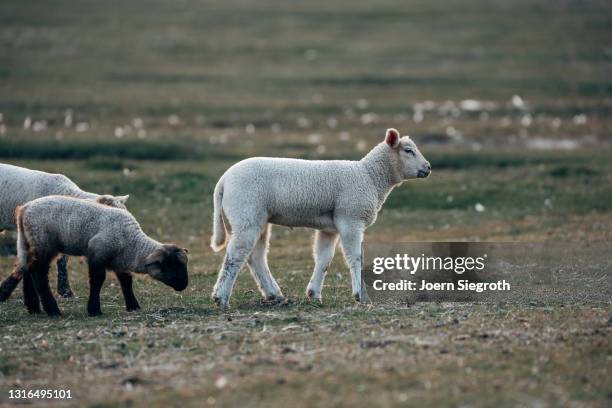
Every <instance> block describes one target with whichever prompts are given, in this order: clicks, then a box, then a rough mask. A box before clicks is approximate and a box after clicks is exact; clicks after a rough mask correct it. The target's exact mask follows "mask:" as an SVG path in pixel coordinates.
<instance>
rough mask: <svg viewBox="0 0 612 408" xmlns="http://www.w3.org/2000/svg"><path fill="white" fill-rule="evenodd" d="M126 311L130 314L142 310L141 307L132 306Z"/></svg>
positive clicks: (127, 307)
mask: <svg viewBox="0 0 612 408" xmlns="http://www.w3.org/2000/svg"><path fill="white" fill-rule="evenodd" d="M125 309H126V310H127V311H128V312H135V311H137V310H140V306H139V305H130V306H126V307H125Z"/></svg>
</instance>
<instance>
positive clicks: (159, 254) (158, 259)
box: [145, 248, 166, 265]
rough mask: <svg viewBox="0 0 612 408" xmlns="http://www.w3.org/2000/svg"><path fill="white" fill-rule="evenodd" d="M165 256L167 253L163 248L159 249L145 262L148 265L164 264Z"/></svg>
mask: <svg viewBox="0 0 612 408" xmlns="http://www.w3.org/2000/svg"><path fill="white" fill-rule="evenodd" d="M165 256H166V251H165V250H164V249H163V248H157V249H156V250H154V251H153V252H151V253H150V254H149V255H148V256H147V258H146V259H145V262H146V263H147V265H149V264H154V263H162V261H163V260H164V257H165Z"/></svg>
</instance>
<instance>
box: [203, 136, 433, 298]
mask: <svg viewBox="0 0 612 408" xmlns="http://www.w3.org/2000/svg"><path fill="white" fill-rule="evenodd" d="M430 172H431V166H430V164H429V162H428V161H427V160H426V159H425V157H423V155H422V154H421V152H420V151H419V149H418V148H417V146H416V145H415V143H414V142H413V141H412V140H411V139H410V137H408V136H404V137H401V136H400V134H399V132H398V131H397V130H395V129H388V130H387V133H386V136H385V140H384V142H382V143H379V144H378V145H377V146H376V147H374V148H373V149H372V150H371V151H370V152H369V153H368V154H367V155H366V156H365V157H364V158H363V159H361V160H360V161H345V160H331V161H320V160H317V161H307V160H297V159H282V158H265V157H255V158H251V159H247V160H243V161H241V162H239V163H236V164H235V165H233V166H232V167H231V168H230V169H228V170H227V171H226V172H225V174H223V176H222V177H221V179H220V180H219V182H218V183H217V185H216V187H215V192H214V220H213V235H212V239H211V247H212V249H213V250H214V251H220V250H221V249H222V248H223V247H224V246H225V244H226V228H225V227H226V224H224V219H223V215H225V220H226V221H227V223H228V224H229V225H228V229H229V230H230V231H231V236H230V239H229V243H228V244H227V252H226V254H225V258H224V261H223V265H222V267H221V270H220V271H219V276H218V279H217V283H216V284H215V287H214V290H213V293H212V298H213V299H214V301H215V302H216V303H217V305H218V306H219V307H221V308H223V309H225V308H227V307H228V304H229V298H230V295H231V291H232V287H233V285H234V282H235V280H236V276H237V275H238V272H239V271H240V268H241V267H242V265H243V263H244V262H245V261H246V263H247V265H248V267H249V269H250V271H251V274H252V276H253V278H254V279H255V281H256V283H257V285H258V287H259V290H260V291H261V293H262V295H263V296H264V297H265V298H266V299H268V300H282V299H283V298H284V297H283V294H282V292H281V290H280V288H279V286H278V284H277V283H276V281H275V280H274V278H273V277H272V275H271V274H270V269H269V268H268V263H267V259H266V258H267V251H268V245H269V244H268V242H269V238H270V224H279V225H284V226H288V227H308V228H314V229H316V230H317V231H316V233H315V238H314V258H315V267H314V273H313V275H312V278H311V279H310V283H309V284H308V288H307V291H306V293H307V295H308V297H309V298H311V299H315V300H319V301H320V300H321V288H322V285H323V280H324V278H325V273H326V271H327V268H328V266H329V264H330V263H331V260H332V258H333V256H334V252H335V247H336V243H337V241H338V236H339V237H340V241H341V243H342V249H343V252H344V256H345V260H346V262H347V265H348V267H349V268H350V271H351V283H352V289H353V296H354V298H355V300H356V301H358V302H361V303H366V302H367V294H366V293H365V290H364V288H362V278H361V256H362V255H361V243H362V240H363V233H364V231H365V229H366V228H367V227H368V226H370V225H372V224H373V223H374V221H375V220H376V216H377V214H378V211H379V210H380V209H381V207H382V205H383V203H384V202H385V199H386V198H387V196H388V195H389V193H390V192H391V190H392V189H393V188H394V187H396V186H398V185H399V184H401V183H402V182H403V181H405V180H408V179H413V178H424V177H427V176H428V175H429V174H430Z"/></svg>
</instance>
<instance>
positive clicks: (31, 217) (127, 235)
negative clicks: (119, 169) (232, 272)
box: [16, 196, 188, 316]
mask: <svg viewBox="0 0 612 408" xmlns="http://www.w3.org/2000/svg"><path fill="white" fill-rule="evenodd" d="M16 213H17V257H18V263H17V266H16V268H20V269H21V270H22V273H23V275H24V284H23V290H24V302H25V305H26V307H27V309H28V311H29V312H30V313H38V312H40V303H42V306H43V309H44V310H45V312H47V314H49V315H59V314H61V313H60V310H59V308H58V306H57V302H56V301H55V298H54V297H53V293H52V292H51V290H50V288H49V277H48V272H49V264H50V262H51V261H52V260H53V259H54V257H56V256H57V255H58V253H64V254H67V255H71V256H85V257H87V264H88V267H89V284H90V293H89V301H88V303H87V312H88V313H89V315H90V316H96V315H99V314H101V313H102V311H101V309H100V289H101V288H102V284H103V283H104V280H105V278H106V270H107V269H110V270H113V271H114V272H115V273H116V275H117V279H118V280H119V284H120V285H121V290H122V292H123V296H124V298H125V305H126V308H127V310H135V309H139V308H140V306H139V304H138V301H137V300H136V297H135V296H134V292H133V290H132V275H131V272H136V273H145V274H147V275H150V276H151V277H152V278H154V279H156V280H159V281H161V282H163V283H165V284H166V285H169V286H171V287H172V288H174V289H175V290H177V291H181V290H183V289H185V288H186V287H187V283H188V277H187V262H188V258H187V251H186V250H185V249H183V248H180V247H178V246H176V245H173V244H162V243H159V242H157V241H155V240H154V239H152V238H150V237H148V236H147V235H146V234H145V233H144V232H143V231H142V229H141V227H140V225H139V224H138V221H136V219H135V218H134V216H132V215H131V214H130V213H129V212H128V211H125V210H121V209H117V208H112V207H109V206H106V205H102V204H99V203H96V202H93V201H90V200H82V199H76V198H72V197H66V196H49V197H43V198H39V199H36V200H33V201H30V202H28V203H26V204H24V205H23V206H20V207H18V208H17V212H16Z"/></svg>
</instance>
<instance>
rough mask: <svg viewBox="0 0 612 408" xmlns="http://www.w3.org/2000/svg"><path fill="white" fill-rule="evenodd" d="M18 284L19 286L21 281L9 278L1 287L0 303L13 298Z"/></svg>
mask: <svg viewBox="0 0 612 408" xmlns="http://www.w3.org/2000/svg"><path fill="white" fill-rule="evenodd" d="M17 284H19V280H18V279H15V278H14V277H12V276H9V277H8V278H6V279H5V280H4V281H3V282H2V284H1V285H0V302H4V301H5V300H7V299H8V298H9V297H10V296H11V293H13V291H14V290H15V287H16V286H17Z"/></svg>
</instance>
